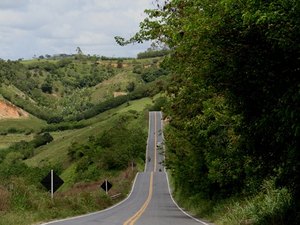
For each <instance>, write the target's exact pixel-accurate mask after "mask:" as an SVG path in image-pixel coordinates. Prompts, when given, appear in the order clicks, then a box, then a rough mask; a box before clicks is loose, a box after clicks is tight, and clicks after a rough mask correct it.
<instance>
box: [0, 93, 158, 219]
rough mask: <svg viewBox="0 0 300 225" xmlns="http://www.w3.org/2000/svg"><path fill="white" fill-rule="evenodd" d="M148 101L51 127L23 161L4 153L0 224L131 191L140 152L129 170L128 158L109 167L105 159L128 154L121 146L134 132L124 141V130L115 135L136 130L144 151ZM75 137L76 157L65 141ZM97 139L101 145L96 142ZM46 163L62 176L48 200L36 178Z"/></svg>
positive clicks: (66, 211) (82, 207)
mask: <svg viewBox="0 0 300 225" xmlns="http://www.w3.org/2000/svg"><path fill="white" fill-rule="evenodd" d="M151 104H152V100H151V99H150V98H145V99H140V100H136V101H132V102H129V103H126V104H123V105H122V106H119V107H117V108H115V109H112V110H109V111H106V112H104V113H102V114H99V115H97V116H96V117H93V118H91V119H89V120H86V121H85V122H86V123H87V124H90V126H86V127H84V128H81V129H76V130H66V131H59V132H58V131H56V132H51V135H52V136H53V137H54V140H53V141H52V142H51V143H49V144H47V145H44V146H42V147H40V148H38V149H37V151H36V152H35V156H34V157H32V158H30V159H28V160H26V161H25V163H26V164H24V163H23V161H19V159H18V158H15V157H17V156H18V155H17V154H9V155H8V156H9V157H10V158H9V160H8V157H7V158H6V159H5V160H4V161H3V162H2V164H1V165H0V177H2V176H4V177H5V178H3V179H2V180H3V181H4V182H1V183H0V199H1V201H0V218H1V219H0V225H4V224H5V225H21V224H22V225H24V224H40V223H41V222H40V221H49V220H53V219H57V218H65V217H71V216H75V215H79V214H84V213H88V212H94V211H98V210H101V209H104V208H107V207H109V206H111V205H113V204H115V203H116V202H118V201H121V200H122V199H124V198H125V197H126V196H127V194H128V192H129V191H130V188H131V184H132V181H133V179H134V177H135V174H136V172H137V171H138V169H139V168H142V167H143V164H144V161H143V159H142V158H143V157H142V156H141V152H137V155H136V156H135V157H136V161H135V163H136V167H135V168H134V170H132V169H131V167H127V165H128V164H129V163H128V164H127V161H126V160H127V159H125V165H124V160H123V164H120V165H121V166H119V167H118V166H114V167H112V168H109V167H107V165H109V164H107V163H106V162H105V161H106V160H109V162H110V163H111V164H114V163H119V158H120V155H122V153H123V152H124V151H125V152H124V153H125V154H128V152H127V153H126V151H129V150H130V149H131V148H130V146H131V142H130V140H131V141H132V140H134V138H133V137H135V136H133V137H132V138H128V139H130V140H126V142H124V141H122V140H124V137H123V136H122V137H120V138H118V136H119V135H120V134H121V135H127V134H126V133H124V132H129V135H136V134H138V135H139V137H140V139H141V140H140V141H139V142H140V143H144V146H143V147H142V148H140V147H139V148H138V149H140V150H139V151H143V152H144V151H145V143H146V134H147V125H148V123H147V119H148V118H147V116H146V115H147V111H145V109H147V107H149V105H151ZM116 127H118V128H119V131H118V130H116ZM135 127H139V131H141V132H135V130H134V128H135ZM135 129H136V128H135ZM107 131H109V132H107ZM142 133H145V135H143V134H142ZM107 135H109V136H107ZM144 136H145V138H144ZM17 137H18V135H15V136H14V135H13V136H12V137H10V138H17ZM92 137H93V138H92ZM106 137H107V140H108V141H109V140H111V139H112V140H113V142H112V143H113V144H116V143H117V145H116V146H118V147H117V148H116V146H114V145H113V146H110V143H107V142H106V139H105V138H106ZM7 138H8V137H7ZM20 138H21V137H20ZM103 138H104V139H103ZM144 139H145V140H144ZM91 140H92V141H91ZM128 141H129V142H128ZM74 142H77V143H76V150H77V151H78V153H80V154H81V152H84V154H85V155H84V156H82V155H80V154H79V156H78V154H77V153H76V157H75V158H70V149H71V150H72V148H70V147H71V146H73V145H74ZM98 143H99V145H101V144H102V145H103V146H102V147H101V146H99V147H96V146H98ZM135 144H136V141H135ZM89 149H90V150H89ZM102 151H103V154H102ZM114 151H117V153H115V152H114ZM105 152H106V153H107V152H109V153H110V154H109V155H108V158H106V157H105V155H107V154H105ZM74 154H75V153H74ZM143 155H144V154H143ZM116 156H117V158H118V159H116V158H115V157H116ZM95 157H96V159H95ZM103 157H104V158H103ZM8 163H12V164H13V165H12V164H8ZM51 165H52V166H53V165H54V166H55V167H57V169H58V174H59V175H60V176H61V177H62V178H63V180H64V181H65V184H64V185H63V186H62V187H61V188H60V189H59V190H58V191H57V192H56V193H55V197H54V199H53V201H52V200H51V199H50V196H49V193H47V192H46V191H45V190H44V188H43V187H42V186H41V184H40V183H39V182H40V180H41V179H40V178H41V177H43V176H44V175H45V174H44V173H45V172H47V173H48V171H49V170H48V167H49V166H51ZM57 165H58V166H57ZM116 165H119V164H116ZM122 165H123V166H122ZM6 168H7V169H8V172H7V173H6V174H3V173H2V171H6ZM9 174H11V175H9ZM6 177H8V178H6ZM82 178H83V179H82ZM81 179H82V180H81ZM104 179H108V180H109V181H110V182H111V183H112V184H113V187H112V189H111V190H110V192H109V195H110V196H112V195H115V194H120V197H119V198H117V199H111V198H110V197H108V196H106V194H105V193H104V191H103V190H101V189H100V188H99V186H100V184H101V183H102V182H103V180H104Z"/></svg>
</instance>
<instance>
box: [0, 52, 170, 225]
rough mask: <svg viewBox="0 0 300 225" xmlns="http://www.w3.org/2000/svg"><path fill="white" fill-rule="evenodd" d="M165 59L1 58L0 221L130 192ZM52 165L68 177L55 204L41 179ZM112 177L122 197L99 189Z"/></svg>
mask: <svg viewBox="0 0 300 225" xmlns="http://www.w3.org/2000/svg"><path fill="white" fill-rule="evenodd" d="M159 61H161V59H141V60H136V59H126V60H125V59H124V60H120V59H105V60H102V61H99V60H94V59H92V58H89V57H85V58H80V59H75V58H73V57H68V58H60V59H44V60H28V61H8V62H5V61H0V64H1V65H0V66H1V67H2V70H1V72H0V81H1V83H0V96H2V97H1V99H0V115H1V116H0V179H1V180H2V181H3V182H1V183H0V199H1V202H0V214H1V220H0V225H2V224H6V225H7V224H8V225H9V224H14V225H17V224H31V223H36V222H37V221H41V220H48V219H51V218H58V217H65V216H68V215H74V214H80V213H85V212H90V211H95V210H99V209H103V208H106V207H108V206H110V205H112V204H114V203H115V202H117V201H120V200H121V199H122V198H124V197H125V196H126V194H127V193H128V191H129V189H130V185H131V182H132V179H133V178H134V176H135V173H136V172H137V171H138V170H140V169H141V168H143V165H144V160H145V143H146V137H147V125H148V122H147V120H148V118H147V115H148V113H147V112H148V110H149V109H151V108H152V107H153V104H154V105H157V104H156V102H157V101H158V100H159V99H161V98H162V97H161V95H160V94H158V93H160V92H161V91H162V90H164V89H165V87H166V85H167V82H168V76H167V71H166V70H164V69H163V68H162V67H161V66H160V65H159ZM156 107H160V106H156ZM132 164H133V165H134V168H133V169H132V168H131V167H130V168H129V165H132ZM50 169H54V170H55V171H56V173H57V174H59V175H60V176H61V177H62V178H63V179H64V181H65V183H64V185H63V186H62V187H61V188H60V189H59V190H58V193H57V194H56V196H59V197H57V198H55V199H54V202H55V205H53V203H54V202H53V201H51V200H50V199H49V196H48V193H47V192H46V191H45V189H44V188H43V187H42V186H41V184H40V181H41V180H42V178H43V177H44V176H45V175H46V174H47V173H48V172H49V170H50ZM107 178H109V180H110V181H111V182H112V183H113V185H114V186H113V188H112V190H111V191H110V193H109V194H110V195H113V194H119V199H111V198H110V197H109V196H106V195H105V194H104V193H102V192H100V194H99V188H98V186H99V183H100V182H102V180H103V179H107ZM11 185H13V186H14V189H10V186H11ZM32 190H34V191H33V192H32ZM25 193H26V194H25ZM29 193H32V194H29ZM99 195H100V196H99ZM17 199H20V200H17ZM80 202H86V203H84V204H81V203H80ZM77 203H78V204H77ZM74 204H75V205H76V206H75V205H74ZM74 207H76V211H74V210H73V209H74ZM49 209H50V210H49ZM43 212H47V213H43Z"/></svg>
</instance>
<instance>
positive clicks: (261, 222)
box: [222, 180, 292, 225]
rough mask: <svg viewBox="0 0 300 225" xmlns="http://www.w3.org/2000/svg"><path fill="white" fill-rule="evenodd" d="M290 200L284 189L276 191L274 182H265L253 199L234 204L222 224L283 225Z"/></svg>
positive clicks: (290, 197) (289, 195) (288, 193)
mask: <svg viewBox="0 0 300 225" xmlns="http://www.w3.org/2000/svg"><path fill="white" fill-rule="evenodd" d="M291 199H292V196H291V194H290V192H289V191H288V190H287V189H286V188H282V189H276V188H275V185H274V181H272V180H271V181H267V182H265V183H264V185H263V187H262V190H261V192H259V193H258V194H257V195H256V196H255V197H253V198H249V199H247V200H246V201H245V202H243V203H241V202H237V203H234V204H233V205H232V206H231V207H230V209H229V210H230V213H228V212H226V215H225V217H224V220H223V222H222V224H224V225H227V224H228V225H240V224H249V225H285V224H286V219H287V217H288V215H287V212H288V210H289V208H290V207H291Z"/></svg>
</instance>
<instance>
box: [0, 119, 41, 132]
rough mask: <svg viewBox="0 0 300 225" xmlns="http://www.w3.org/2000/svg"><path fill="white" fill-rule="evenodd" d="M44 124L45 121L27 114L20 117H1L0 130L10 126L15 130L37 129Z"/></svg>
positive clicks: (5, 129)
mask: <svg viewBox="0 0 300 225" xmlns="http://www.w3.org/2000/svg"><path fill="white" fill-rule="evenodd" d="M44 126H46V122H45V121H43V120H40V119H38V118H36V117H33V116H29V117H28V118H21V119H2V120H0V131H7V130H8V129H10V128H15V129H17V130H33V131H38V130H40V129H41V128H42V127H44Z"/></svg>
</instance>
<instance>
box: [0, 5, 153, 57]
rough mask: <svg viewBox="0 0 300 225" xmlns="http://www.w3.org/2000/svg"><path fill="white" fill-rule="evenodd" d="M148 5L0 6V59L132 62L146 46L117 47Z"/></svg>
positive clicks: (142, 16)
mask: <svg viewBox="0 0 300 225" xmlns="http://www.w3.org/2000/svg"><path fill="white" fill-rule="evenodd" d="M152 2H153V0H0V58H2V59H18V58H25V59H29V58H32V57H33V56H34V55H36V56H40V55H45V54H50V55H53V54H59V53H66V54H73V53H75V50H76V48H77V47H80V48H81V50H82V51H83V53H84V54H91V55H93V54H96V55H103V56H115V57H121V56H130V57H135V56H136V54H137V53H138V52H141V51H144V50H146V49H147V47H148V46H149V44H143V45H139V44H135V45H129V46H126V47H121V46H118V45H117V44H116V43H115V40H114V36H123V37H130V36H131V35H133V34H134V33H135V32H137V31H138V29H139V23H140V22H141V21H142V19H143V18H144V17H145V14H144V13H143V12H144V10H145V9H149V8H153V4H152Z"/></svg>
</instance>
